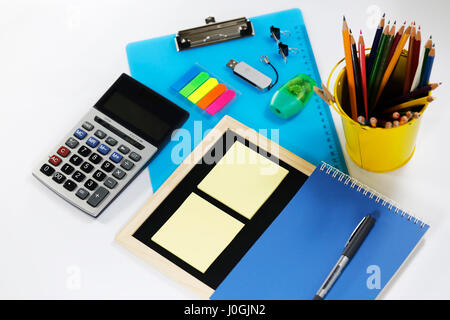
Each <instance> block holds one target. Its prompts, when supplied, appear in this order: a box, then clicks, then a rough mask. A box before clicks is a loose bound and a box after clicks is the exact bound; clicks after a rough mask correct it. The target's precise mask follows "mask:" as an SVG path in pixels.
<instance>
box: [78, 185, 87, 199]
mask: <svg viewBox="0 0 450 320" xmlns="http://www.w3.org/2000/svg"><path fill="white" fill-rule="evenodd" d="M75 194H76V196H77V197H78V198H80V199H81V200H84V199H86V198H87V197H88V196H89V192H87V190H86V189H83V188H80V189H78V191H77V193H75Z"/></svg>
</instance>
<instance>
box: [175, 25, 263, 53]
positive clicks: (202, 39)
mask: <svg viewBox="0 0 450 320" xmlns="http://www.w3.org/2000/svg"><path fill="white" fill-rule="evenodd" d="M205 22H206V26H202V27H197V28H192V29H186V30H181V31H179V32H178V33H177V35H176V36H175V45H176V47H177V51H183V50H187V49H192V48H197V47H203V46H207V45H210V44H215V43H220V42H224V41H228V40H234V39H240V38H244V37H249V36H253V35H254V34H255V32H254V29H253V24H252V23H251V21H250V20H249V19H247V18H245V17H244V18H238V19H233V20H228V21H224V22H217V23H216V20H215V19H214V17H208V18H206V19H205Z"/></svg>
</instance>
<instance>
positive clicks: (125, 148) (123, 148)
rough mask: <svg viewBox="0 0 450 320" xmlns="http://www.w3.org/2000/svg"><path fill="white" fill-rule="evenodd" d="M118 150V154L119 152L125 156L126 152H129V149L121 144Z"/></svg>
mask: <svg viewBox="0 0 450 320" xmlns="http://www.w3.org/2000/svg"><path fill="white" fill-rule="evenodd" d="M118 149H119V152H121V153H123V154H127V153H128V152H130V148H128V147H126V146H124V145H123V144H122V145H121V146H120V147H119V148H118Z"/></svg>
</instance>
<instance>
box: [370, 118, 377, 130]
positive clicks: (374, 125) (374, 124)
mask: <svg viewBox="0 0 450 320" xmlns="http://www.w3.org/2000/svg"><path fill="white" fill-rule="evenodd" d="M369 122H370V125H371V126H372V128H375V127H376V126H377V123H378V120H377V118H375V117H372V118H370V119H369Z"/></svg>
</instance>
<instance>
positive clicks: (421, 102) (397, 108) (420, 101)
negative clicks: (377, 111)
mask: <svg viewBox="0 0 450 320" xmlns="http://www.w3.org/2000/svg"><path fill="white" fill-rule="evenodd" d="M434 99H436V98H434V97H423V98H419V99H415V100H411V101H408V102H405V103H401V104H398V105H396V106H393V107H391V108H388V109H385V110H384V111H383V113H392V112H395V111H402V110H405V109H408V108H411V107H416V106H421V105H425V104H427V103H429V102H433V101H434Z"/></svg>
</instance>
